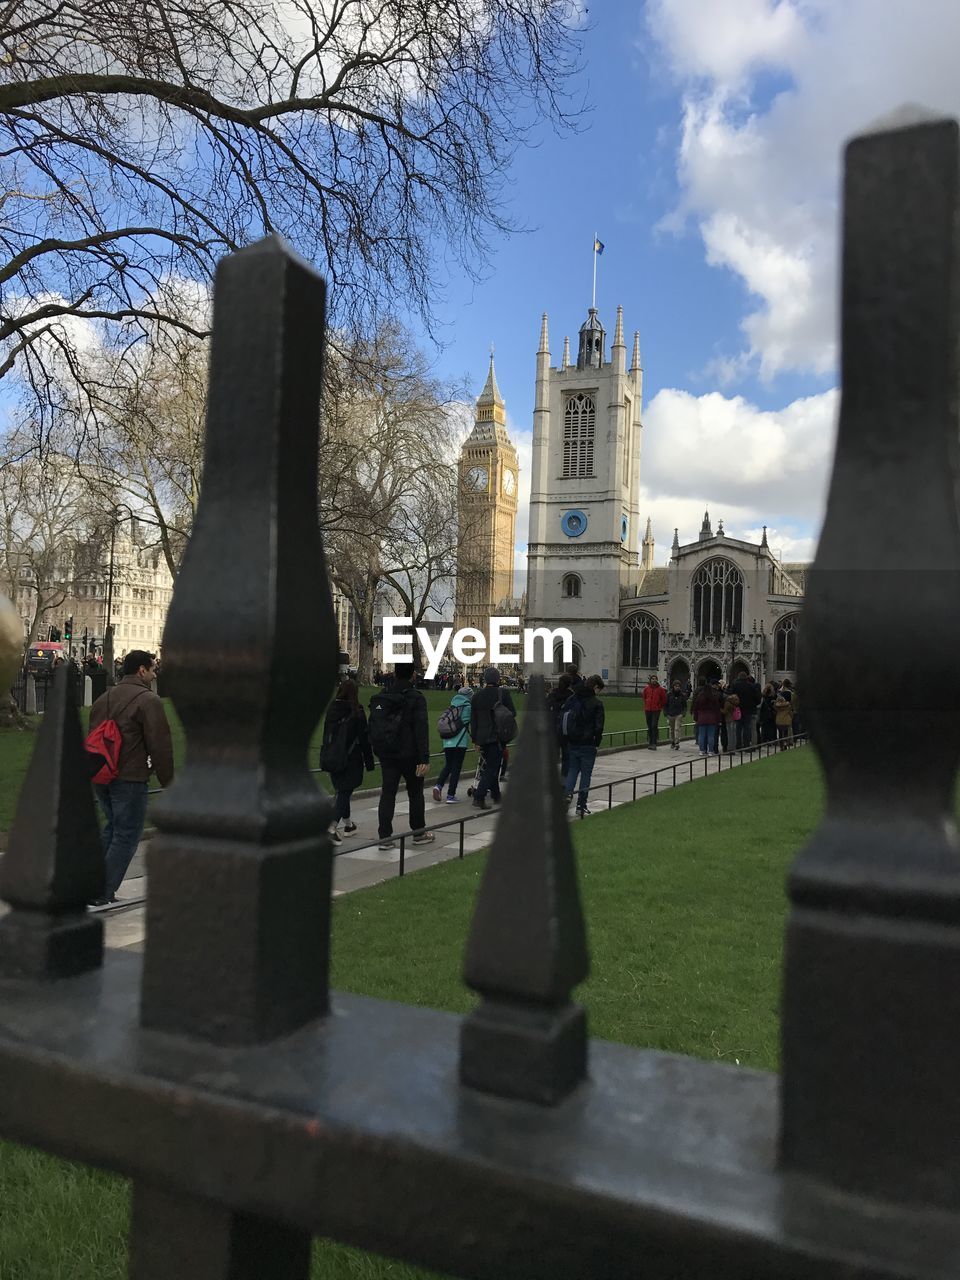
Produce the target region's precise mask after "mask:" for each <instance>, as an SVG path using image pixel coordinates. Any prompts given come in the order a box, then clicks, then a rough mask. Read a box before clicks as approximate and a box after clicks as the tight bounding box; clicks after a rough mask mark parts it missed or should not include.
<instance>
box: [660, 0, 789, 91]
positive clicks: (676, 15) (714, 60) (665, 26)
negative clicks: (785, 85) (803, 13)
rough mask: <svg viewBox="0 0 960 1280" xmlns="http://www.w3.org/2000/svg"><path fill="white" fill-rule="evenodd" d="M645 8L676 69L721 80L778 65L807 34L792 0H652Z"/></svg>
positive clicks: (733, 78)
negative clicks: (772, 0) (773, 0)
mask: <svg viewBox="0 0 960 1280" xmlns="http://www.w3.org/2000/svg"><path fill="white" fill-rule="evenodd" d="M648 14H649V22H650V26H651V28H652V30H653V32H654V34H655V35H656V37H657V39H658V40H659V41H660V43H661V44H662V45H663V46H664V47H665V48H666V50H667V51H668V53H669V56H670V60H671V65H672V68H673V70H674V72H675V74H678V75H684V76H702V77H706V78H709V79H713V80H721V81H723V82H725V83H735V82H737V81H739V80H740V79H741V77H742V76H743V75H744V74H745V73H746V72H747V71H750V70H753V69H756V68H758V67H762V66H770V65H776V66H779V65H782V63H783V62H784V61H785V60H787V59H789V58H790V57H791V56H792V55H794V54H795V51H796V50H797V47H798V46H799V45H800V44H801V43H802V41H803V39H804V36H805V31H804V27H803V23H802V21H801V19H800V16H799V14H798V13H797V9H796V6H795V5H794V4H791V3H790V0H778V2H777V3H774V4H770V3H768V0H679V2H678V0H650V4H649V8H648Z"/></svg>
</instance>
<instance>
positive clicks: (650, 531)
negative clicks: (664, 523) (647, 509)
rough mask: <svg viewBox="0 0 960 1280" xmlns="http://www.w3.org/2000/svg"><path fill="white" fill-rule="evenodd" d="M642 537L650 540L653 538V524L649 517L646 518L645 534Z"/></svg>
mask: <svg viewBox="0 0 960 1280" xmlns="http://www.w3.org/2000/svg"><path fill="white" fill-rule="evenodd" d="M644 537H645V538H650V539H652V538H653V522H652V521H651V519H650V517H649V516H647V532H646V533H645V534H644Z"/></svg>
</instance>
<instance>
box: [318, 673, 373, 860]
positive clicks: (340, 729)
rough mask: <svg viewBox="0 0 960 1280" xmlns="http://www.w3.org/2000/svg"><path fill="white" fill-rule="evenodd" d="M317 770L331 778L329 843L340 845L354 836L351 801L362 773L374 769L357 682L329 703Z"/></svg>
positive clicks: (343, 688)
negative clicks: (331, 818)
mask: <svg viewBox="0 0 960 1280" xmlns="http://www.w3.org/2000/svg"><path fill="white" fill-rule="evenodd" d="M320 768H321V769H323V770H324V772H325V773H329V775H330V784H331V786H332V787H333V791H334V796H335V801H334V806H333V826H332V828H331V830H330V839H331V840H332V841H333V843H334V844H341V843H342V842H343V836H342V835H341V834H340V823H341V822H342V823H344V828H343V832H344V835H348V836H350V835H353V833H354V831H356V829H357V824H356V823H355V822H354V821H353V820H352V819H351V817H350V797H351V796H352V795H353V793H354V791H356V789H357V787H359V785H360V783H361V782H362V781H363V771H364V769H367V770H368V771H369V770H370V769H372V768H373V752H372V751H371V750H370V734H369V732H368V730H367V717H366V714H365V712H364V710H363V707H361V705H360V699H359V697H358V696H357V682H356V681H355V680H344V681H342V682H341V685H340V688H339V689H338V690H337V693H336V697H335V698H334V700H333V701H332V702H331V703H330V707H329V709H328V710H327V714H326V717H325V719H324V722H323V743H322V745H321V747H320Z"/></svg>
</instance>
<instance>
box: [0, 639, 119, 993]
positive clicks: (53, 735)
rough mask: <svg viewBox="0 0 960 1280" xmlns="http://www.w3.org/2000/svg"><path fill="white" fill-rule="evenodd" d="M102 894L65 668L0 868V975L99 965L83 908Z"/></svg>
mask: <svg viewBox="0 0 960 1280" xmlns="http://www.w3.org/2000/svg"><path fill="white" fill-rule="evenodd" d="M103 891H104V861H103V848H102V846H101V843H100V832H99V829H98V826H97V818H96V813H95V810H94V803H93V796H92V793H91V790H90V771H89V769H88V767H87V757H86V753H85V752H84V749H83V736H82V731H81V728H80V717H79V715H78V714H77V706H76V701H75V699H74V697H73V690H72V687H71V681H70V671H69V669H68V665H67V663H63V664H62V665H61V666H60V668H59V669H58V670H57V671H56V672H55V674H54V678H53V683H52V685H51V688H50V691H49V693H48V695H47V704H46V712H45V714H44V717H43V723H42V725H41V727H40V730H39V732H38V734H37V740H36V743H35V744H34V751H33V755H32V757H31V760H30V765H29V768H28V769H27V776H26V778H25V779H24V782H23V787H22V789H21V791H20V798H19V801H18V803H17V811H16V816H15V817H14V820H13V826H12V827H11V829H10V840H9V845H8V848H7V852H6V854H5V855H4V858H3V862H2V865H0V898H2V899H3V901H4V902H6V903H8V904H9V905H10V907H11V908H12V910H11V911H10V912H9V913H8V914H7V915H6V916H4V917H3V919H2V920H0V973H3V974H4V976H7V977H29V978H67V977H72V976H74V975H75V974H78V973H84V972H86V970H88V969H96V968H97V967H98V966H99V965H100V963H101V961H102V959H103V922H102V921H101V920H100V919H99V918H97V917H96V916H91V915H88V913H87V903H88V902H93V901H95V899H97V898H99V897H101V895H102V894H103Z"/></svg>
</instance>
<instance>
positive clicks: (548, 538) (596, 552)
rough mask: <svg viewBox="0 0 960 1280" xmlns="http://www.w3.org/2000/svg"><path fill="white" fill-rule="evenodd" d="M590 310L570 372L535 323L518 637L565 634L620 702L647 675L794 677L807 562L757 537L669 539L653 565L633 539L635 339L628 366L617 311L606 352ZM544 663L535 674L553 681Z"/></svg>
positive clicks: (637, 445) (580, 660) (639, 382)
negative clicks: (523, 632)
mask: <svg viewBox="0 0 960 1280" xmlns="http://www.w3.org/2000/svg"><path fill="white" fill-rule="evenodd" d="M605 348H606V333H605V330H604V328H603V325H602V323H601V321H600V319H599V316H598V313H597V311H596V309H595V308H591V309H590V311H589V314H588V316H587V319H586V321H585V322H584V324H583V325H582V326H581V328H580V333H579V345H578V352H577V360H576V363H575V364H573V363H572V362H571V359H570V348H569V341H568V340H567V339H566V338H565V339H564V345H563V356H562V359H561V362H560V364H559V365H558V366H556V367H551V363H550V349H549V338H548V328H547V317H546V315H544V317H543V320H542V324H541V331H540V344H539V348H538V351H537V357H536V398H535V408H534V437H533V476H532V491H531V498H530V532H529V543H528V569H527V592H526V596H527V616H526V625H527V626H528V627H548V628H550V629H551V630H555V629H556V628H558V627H566V628H568V629H569V630H570V631H571V633H572V635H573V639H574V655H573V657H574V662H575V663H576V664H577V666H578V667H579V668H580V669H581V670H582V671H584V672H585V673H588V672H589V673H593V672H596V673H597V674H599V675H601V676H602V678H603V679H604V681H605V682H606V683H607V687H608V689H609V690H610V691H611V692H630V691H633V690H635V689H639V688H640V687H641V686H642V685H643V684H645V683H646V680H647V677H648V676H649V675H651V674H656V675H658V676H659V678H660V679H661V680H670V679H674V678H680V679H681V680H683V681H684V682H687V681H690V682H691V683H693V684H696V681H697V680H698V679H699V678H700V677H720V678H724V679H732V678H734V677H735V676H736V675H738V674H740V673H741V672H743V671H750V672H751V673H752V674H753V675H754V676H756V678H757V679H758V680H760V681H761V682H763V681H766V680H768V679H771V678H782V677H784V676H791V677H793V676H795V674H796V665H797V649H798V645H799V640H800V614H801V611H802V607H803V589H804V576H805V570H806V566H804V565H784V564H781V563H780V562H779V561H778V560H777V559H776V557H775V556H774V555H773V553H772V552H771V550H770V547H769V545H768V543H767V537H766V530H764V534H763V538H762V539H761V541H760V542H759V543H756V544H754V543H750V542H744V541H741V540H739V539H735V538H730V537H728V536H727V535H726V534H725V533H724V531H723V524H722V521H721V522H720V524H719V526H718V529H717V532H716V533H714V531H713V528H712V525H711V522H710V518H709V515H708V514H706V513H705V514H704V520H703V525H702V526H701V529H700V533H699V536H698V537H697V538H696V539H694V540H693V541H690V542H687V543H685V544H682V545H681V543H680V540H679V534H678V533H677V532H675V534H674V541H673V546H672V548H671V557H670V563H669V566H668V567H666V568H662V567H661V568H657V567H656V566H655V563H654V559H655V544H654V536H653V530H652V528H651V525H650V521H649V520H647V522H646V528H645V530H644V533H643V537H642V539H641V537H640V527H639V526H640V514H639V489H640V451H641V436H642V424H641V404H642V393H643V370H642V368H641V363H640V339H639V334H638V333H635V334H634V340H633V356H632V359H631V362H630V365H629V368H628V367H627V363H626V346H625V343H624V338H623V311H622V308H620V307H618V308H617V321H616V329H615V332H614V338H613V343H612V344H611V349H610V358H609V359H607V355H606V349H605ZM561 667H562V659H561V656H560V653H559V650H557V651H556V652H555V654H554V658H553V661H552V662H549V661H548V662H545V663H541V664H536V665H535V667H533V668H532V669H533V670H540V671H542V672H544V673H545V674H553V673H555V672H556V671H558V670H559V669H561Z"/></svg>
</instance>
